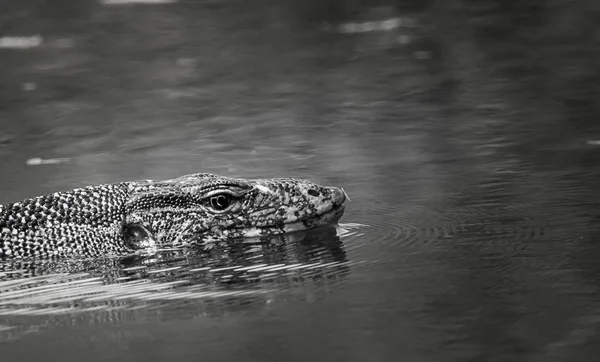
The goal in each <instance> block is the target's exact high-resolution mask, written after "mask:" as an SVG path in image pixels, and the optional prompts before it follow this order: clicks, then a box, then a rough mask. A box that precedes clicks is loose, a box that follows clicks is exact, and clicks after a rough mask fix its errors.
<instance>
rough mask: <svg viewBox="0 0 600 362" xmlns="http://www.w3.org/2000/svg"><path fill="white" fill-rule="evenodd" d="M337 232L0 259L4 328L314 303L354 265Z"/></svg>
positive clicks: (327, 229)
mask: <svg viewBox="0 0 600 362" xmlns="http://www.w3.org/2000/svg"><path fill="white" fill-rule="evenodd" d="M346 228H347V229H348V230H345V231H344V232H342V231H343V230H341V228H338V229H339V230H340V233H341V234H343V235H346V237H350V236H351V235H352V232H349V230H351V229H352V228H353V226H352V225H349V226H347V227H346ZM337 232H338V231H337V230H336V228H333V227H325V228H321V229H316V230H311V231H310V232H298V233H294V234H289V235H283V236H280V237H277V238H274V239H271V240H268V241H265V240H262V241H259V240H252V239H248V240H245V241H244V242H243V243H241V244H240V243H232V244H231V245H219V246H217V247H215V248H213V249H211V250H210V251H209V252H206V251H204V250H202V251H192V250H186V251H184V250H176V249H173V250H169V251H159V252H158V253H157V254H155V255H152V256H146V257H138V256H136V257H127V258H121V259H93V260H57V261H42V260H40V261H7V262H4V263H2V264H0V268H1V269H2V271H1V272H0V279H4V280H3V281H0V316H1V317H2V318H3V319H4V323H3V325H4V326H5V328H8V330H10V331H11V337H12V338H14V337H15V335H14V333H15V331H14V330H13V328H9V327H15V326H20V325H21V323H22V322H23V320H22V319H21V318H22V317H34V316H38V317H39V318H41V319H42V320H43V321H44V324H48V323H51V322H52V321H53V319H58V320H59V321H60V320H62V319H64V317H65V316H66V317H67V319H69V318H70V317H71V316H76V317H77V318H76V319H74V320H73V323H102V321H103V320H104V319H103V318H108V317H102V316H107V315H108V316H110V318H109V320H107V321H106V323H111V321H112V320H113V319H114V318H134V317H136V318H142V319H143V318H144V317H145V316H147V315H148V313H150V312H149V311H152V310H157V309H159V310H161V314H162V315H163V317H162V318H163V319H164V318H168V315H169V314H173V313H174V314H175V315H177V314H178V313H184V312H183V311H187V312H185V313H186V314H187V313H190V312H191V311H192V312H191V313H192V314H196V313H198V308H200V309H201V312H200V313H201V315H203V316H207V315H211V314H212V313H217V315H221V314H222V313H224V311H226V310H228V309H231V307H233V306H235V305H238V306H243V308H244V309H246V308H252V309H255V308H257V307H258V306H260V305H265V304H266V303H269V302H271V301H272V300H273V299H279V298H295V299H298V298H299V299H306V300H314V298H316V295H317V294H319V293H322V292H326V290H327V289H330V288H334V285H335V284H337V283H340V282H341V281H342V280H344V279H345V278H346V277H347V274H348V272H349V268H350V266H351V265H355V264H357V263H356V262H351V261H349V260H347V259H346V253H345V251H344V246H343V244H342V241H341V239H340V238H339V237H338V235H337ZM363 262H364V261H363ZM233 309H235V308H233ZM194 310H195V312H193V311H194ZM211 311H212V312H211ZM225 313H228V312H225ZM119 315H122V317H119ZM61 316H62V317H63V318H62V319H61ZM26 322H27V323H25V325H26V326H27V325H29V321H28V320H27V321H26ZM21 327H23V326H21Z"/></svg>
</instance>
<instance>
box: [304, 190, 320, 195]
mask: <svg viewBox="0 0 600 362" xmlns="http://www.w3.org/2000/svg"><path fill="white" fill-rule="evenodd" d="M307 192H308V194H309V195H310V196H314V197H317V196H319V195H321V193H320V192H319V191H317V190H312V189H311V190H308V191H307Z"/></svg>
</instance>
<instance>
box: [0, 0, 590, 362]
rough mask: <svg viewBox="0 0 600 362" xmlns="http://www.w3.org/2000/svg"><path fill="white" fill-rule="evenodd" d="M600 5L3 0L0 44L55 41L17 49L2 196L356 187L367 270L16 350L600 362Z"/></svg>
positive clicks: (3, 83) (47, 338)
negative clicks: (128, 184)
mask: <svg viewBox="0 0 600 362" xmlns="http://www.w3.org/2000/svg"><path fill="white" fill-rule="evenodd" d="M599 15H600V3H599V2H597V1H593V0H589V1H584V0H580V1H567V0H546V1H541V0H535V1H534V0H496V1H487V0H470V1H467V0H463V1H460V0H438V1H434V0H430V1H416V0H414V1H396V2H394V1H384V0H381V1H358V0H356V1H352V0H347V1H342V0H339V1H316V0H310V1H306V0H297V1H295V0H290V1H269V0H245V1H235V0H222V1H218V0H207V1H191V0H189V1H180V2H177V3H172V4H163V5H103V4H101V3H99V2H96V1H83V0H79V1H74V0H60V1H59V0H55V1H40V0H37V1H34V0H27V1H25V0H22V1H7V0H4V1H3V2H2V4H1V5H0V36H32V35H36V34H39V35H40V36H42V38H43V42H42V44H41V45H40V46H38V47H34V48H31V49H0V65H1V69H2V70H1V72H0V160H1V165H2V171H1V172H0V175H1V176H0V202H2V203H5V202H13V201H17V200H19V199H22V198H25V197H30V196H35V195H38V194H43V193H47V192H53V191H56V190H62V189H68V188H72V187H77V186H82V185H87V184H97V183H104V182H116V181H121V180H130V179H145V178H151V179H164V178H173V177H177V176H179V175H181V174H185V173H192V172H213V173H218V174H223V175H232V176H241V177H273V176H290V177H303V178H309V179H312V180H315V181H318V182H322V183H326V184H333V185H337V186H343V187H344V188H345V189H346V191H347V192H348V194H349V195H350V197H351V199H352V202H351V203H350V204H349V206H348V211H347V212H346V216H345V217H344V219H342V221H343V222H347V223H357V224H361V225H362V226H363V230H362V231H361V232H360V233H359V234H357V235H354V236H353V237H351V238H350V239H346V240H343V241H345V245H346V248H347V251H346V252H347V257H348V259H349V260H351V261H367V262H368V263H366V264H359V265H357V266H354V267H351V270H350V272H349V274H347V275H346V276H345V277H344V278H343V281H342V282H339V283H333V284H328V283H325V284H323V283H321V282H314V281H313V280H312V279H311V280H309V281H306V285H303V286H302V287H301V288H300V289H297V288H296V289H294V288H292V287H291V286H290V284H289V283H280V284H277V285H275V286H274V285H270V284H269V285H268V287H269V288H274V289H276V290H278V294H277V295H278V296H279V297H278V298H275V300H274V301H269V302H268V303H267V302H265V303H262V302H261V304H260V305H261V306H262V307H261V308H259V309H258V310H257V309H253V308H250V307H248V308H244V307H240V306H239V305H237V306H236V308H232V307H231V305H229V304H223V305H221V304H219V305H220V307H219V308H221V309H220V310H221V311H222V313H216V315H217V316H215V313H209V314H208V315H207V314H206V313H204V310H205V308H207V307H206V306H204V305H203V304H202V303H201V302H198V304H195V306H194V308H192V309H190V308H183V309H181V310H180V311H179V312H175V313H171V314H169V317H168V318H167V317H164V318H162V317H161V318H159V317H157V316H158V315H162V314H161V312H160V311H161V309H160V308H159V309H158V312H156V314H153V313H154V312H148V313H146V314H143V315H142V316H139V315H138V316H137V317H132V318H130V319H127V320H125V321H124V320H122V319H118V320H113V319H110V318H107V319H105V320H104V319H103V321H104V322H103V323H100V324H93V323H90V322H89V320H91V318H93V315H86V314H84V316H83V317H81V314H79V316H80V317H77V318H79V319H77V318H75V317H73V321H75V322H69V323H67V324H68V326H65V325H64V324H61V323H58V322H52V321H53V319H52V318H51V317H47V318H46V317H44V318H42V321H41V322H40V321H36V322H35V326H40V325H42V326H44V328H40V329H39V330H38V329H36V328H37V327H36V328H33V329H31V328H29V329H27V328H26V329H25V330H27V331H28V333H23V334H21V333H15V334H10V333H12V332H10V333H9V334H10V337H6V338H5V339H4V341H3V342H2V345H1V346H0V349H1V350H2V356H3V357H2V359H3V360H7V361H11V362H12V361H21V360H23V361H25V360H32V359H34V358H36V359H38V358H43V359H45V360H48V359H50V360H61V361H67V360H77V361H79V360H120V361H127V360H132V361H137V360H141V359H144V360H145V361H150V360H171V359H177V360H199V359H204V360H240V359H241V360H256V361H265V360H273V361H278V360H285V361H294V360H298V361H300V360H302V361H304V360H309V359H310V360H315V361H316V360H323V361H329V360H331V361H338V360H344V361H346V360H348V361H353V360H356V361H398V360H405V361H470V360H473V361H564V360H567V359H574V360H577V361H584V360H585V361H587V360H589V361H593V360H595V359H596V358H597V353H598V347H597V346H598V343H597V342H598V337H597V332H598V329H599V324H598V321H600V303H599V300H598V289H597V288H598V285H597V282H598V275H600V274H599V273H600V268H599V267H598V262H597V261H598V260H599V259H598V257H599V256H600V246H598V245H597V244H598V243H597V242H598V230H599V228H598V226H597V222H598V215H599V213H598V211H599V210H598V206H597V200H598V179H599V176H600V175H599V172H598V171H599V169H598V163H597V162H598V153H599V152H600V149H599V148H598V147H600V146H599V145H600V126H599V125H600V123H599V122H598V115H599V104H600V103H599V102H598V101H597V100H598V97H599V95H600V93H599V91H600V88H599V87H600V83H599V76H600V71H599V70H600V69H599V65H600V61H599V60H600V59H599V57H598V55H599V54H600V53H599V52H600V46H599V45H600V27H599V26H598V24H599V23H600V16H599ZM395 18H398V19H400V24H401V26H400V27H398V28H395V29H391V30H373V31H368V32H360V33H347V32H346V33H345V32H343V31H340V29H348V26H347V25H348V24H349V23H364V22H367V21H374V22H376V23H379V22H381V21H385V20H387V19H395ZM344 24H345V25H344ZM35 158H41V159H46V160H48V159H50V160H52V159H58V160H59V161H61V162H59V163H52V164H42V165H35V162H32V161H29V164H28V160H31V159H35ZM32 163H33V165H32ZM1 299H2V292H0V302H2V300H1ZM2 303H5V302H2ZM9 304H10V303H9ZM7 305H8V304H7ZM9 306H10V305H9ZM11 308H12V307H11ZM234 311H235V312H234ZM24 314H27V313H24ZM165 315H166V314H165ZM1 318H2V315H0V326H1V325H4V326H7V328H9V327H11V326H14V325H18V326H30V325H33V324H32V323H33V322H31V321H30V320H29V319H27V318H26V317H25V316H22V317H20V316H18V315H17V316H16V317H15V316H12V317H10V318H9V317H6V318H7V319H6V320H4V322H2V319H1ZM69 318H70V317H69ZM8 330H9V331H10V330H12V329H8ZM32 330H33V332H32ZM0 333H2V331H1V330H0ZM7 333H8V332H7ZM52 356H54V357H52ZM59 356H60V357H59ZM6 358H8V359H6Z"/></svg>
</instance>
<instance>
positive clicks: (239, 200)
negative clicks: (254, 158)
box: [123, 174, 347, 248]
mask: <svg viewBox="0 0 600 362" xmlns="http://www.w3.org/2000/svg"><path fill="white" fill-rule="evenodd" d="M130 193H131V197H130V199H129V200H128V202H127V204H126V205H125V212H126V216H125V220H124V225H123V238H124V240H125V242H126V243H127V244H128V245H130V246H132V247H134V248H145V247H151V246H161V247H162V246H185V245H187V244H189V243H202V242H210V241H217V240H226V239H233V238H244V237H263V236H273V235H280V234H285V233H290V232H294V231H299V230H307V229H312V228H316V227H318V226H321V225H326V224H334V223H336V222H337V221H338V220H339V219H340V217H341V216H342V214H343V213H344V203H345V201H346V199H347V196H346V193H345V192H344V191H343V190H342V189H340V188H336V187H325V186H320V185H317V184H315V183H312V182H309V181H305V180H298V179H289V178H280V179H257V180H244V179H235V178H228V177H221V176H217V175H213V174H192V175H186V176H182V177H179V178H176V179H172V180H166V181H159V182H154V181H146V182H145V183H136V184H134V185H133V186H131V187H130Z"/></svg>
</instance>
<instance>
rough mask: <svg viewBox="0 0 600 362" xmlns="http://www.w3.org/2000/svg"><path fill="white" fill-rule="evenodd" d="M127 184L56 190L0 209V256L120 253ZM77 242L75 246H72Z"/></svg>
mask: <svg viewBox="0 0 600 362" xmlns="http://www.w3.org/2000/svg"><path fill="white" fill-rule="evenodd" d="M127 199H128V186H127V184H126V183H119V184H110V185H99V186H88V187H85V188H78V189H74V190H71V191H66V192H56V193H53V194H48V195H44V196H38V197H34V198H31V199H26V200H23V201H21V202H16V203H13V204H9V205H3V206H1V207H0V257H24V256H33V257H51V256H62V255H68V254H85V255H90V256H91V255H101V254H103V253H118V252H120V251H122V245H119V244H118V243H115V242H112V241H114V240H115V238H116V237H117V236H119V234H120V230H121V225H122V220H123V210H124V204H125V202H126V200H127ZM74 239H77V242H73V241H74Z"/></svg>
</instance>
